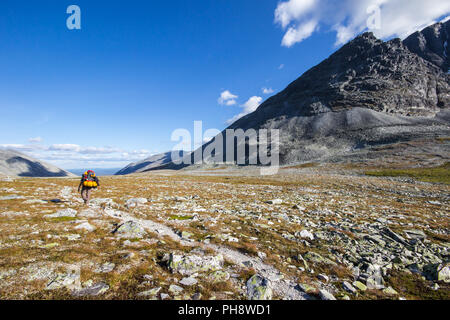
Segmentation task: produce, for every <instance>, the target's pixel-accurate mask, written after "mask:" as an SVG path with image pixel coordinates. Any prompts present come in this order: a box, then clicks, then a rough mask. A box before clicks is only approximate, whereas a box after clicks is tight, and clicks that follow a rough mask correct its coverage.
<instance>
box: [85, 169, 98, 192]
mask: <svg viewBox="0 0 450 320" xmlns="http://www.w3.org/2000/svg"><path fill="white" fill-rule="evenodd" d="M81 180H82V181H83V186H85V187H88V188H97V187H98V183H97V178H96V176H95V172H94V171H92V170H89V171H86V172H85V173H84V174H83V176H82V177H81Z"/></svg>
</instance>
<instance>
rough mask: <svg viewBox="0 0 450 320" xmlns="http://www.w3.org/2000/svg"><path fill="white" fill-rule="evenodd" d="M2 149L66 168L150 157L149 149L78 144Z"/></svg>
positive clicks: (18, 145)
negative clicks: (128, 149)
mask: <svg viewBox="0 0 450 320" xmlns="http://www.w3.org/2000/svg"><path fill="white" fill-rule="evenodd" d="M0 148H1V149H13V150H17V151H20V152H24V153H25V154H28V155H29V156H31V157H33V158H36V159H38V160H42V161H47V162H51V163H53V164H54V165H57V166H60V167H64V168H66V169H67V168H79V167H84V166H95V167H97V168H98V167H101V166H100V165H99V163H102V166H103V167H111V166H113V165H114V166H119V167H120V166H125V165H126V164H128V163H130V162H136V161H139V160H142V159H145V158H147V157H149V156H150V155H151V154H152V153H151V152H150V151H149V150H145V149H142V150H132V151H125V150H122V149H120V148H115V147H108V146H107V147H82V146H80V145H78V144H53V145H51V146H43V145H40V144H36V143H33V144H30V145H24V144H0Z"/></svg>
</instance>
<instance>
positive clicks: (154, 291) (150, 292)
mask: <svg viewBox="0 0 450 320" xmlns="http://www.w3.org/2000/svg"><path fill="white" fill-rule="evenodd" d="M159 291H161V287H158V288H153V289H150V290H147V291H144V292H140V293H138V296H140V297H142V296H156V295H157V294H158V293H159Z"/></svg>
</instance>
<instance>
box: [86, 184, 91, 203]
mask: <svg viewBox="0 0 450 320" xmlns="http://www.w3.org/2000/svg"><path fill="white" fill-rule="evenodd" d="M91 195H92V188H88V189H87V190H86V205H89V201H90V200H91Z"/></svg>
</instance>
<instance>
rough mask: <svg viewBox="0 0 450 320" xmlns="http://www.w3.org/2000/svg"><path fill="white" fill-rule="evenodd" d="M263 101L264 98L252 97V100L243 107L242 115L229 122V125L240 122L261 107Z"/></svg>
mask: <svg viewBox="0 0 450 320" xmlns="http://www.w3.org/2000/svg"><path fill="white" fill-rule="evenodd" d="M262 101H263V98H261V97H258V96H254V97H251V98H250V99H248V100H247V102H246V103H244V104H243V105H242V107H243V108H244V110H243V111H242V112H241V113H239V114H238V115H236V116H234V117H233V118H231V119H229V120H228V121H227V124H232V123H233V122H235V121H237V120H239V119H240V118H242V117H244V116H246V115H248V114H250V113H252V112H254V111H255V110H256V109H258V107H259V106H260V105H261V103H262Z"/></svg>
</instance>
